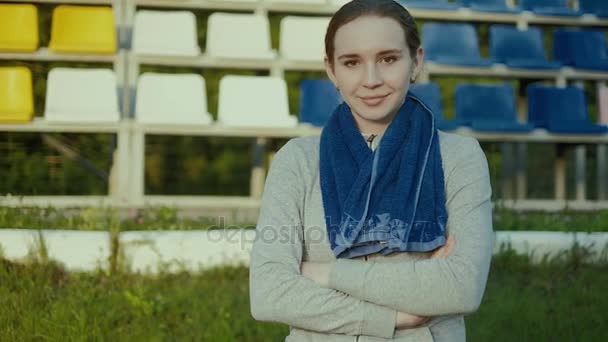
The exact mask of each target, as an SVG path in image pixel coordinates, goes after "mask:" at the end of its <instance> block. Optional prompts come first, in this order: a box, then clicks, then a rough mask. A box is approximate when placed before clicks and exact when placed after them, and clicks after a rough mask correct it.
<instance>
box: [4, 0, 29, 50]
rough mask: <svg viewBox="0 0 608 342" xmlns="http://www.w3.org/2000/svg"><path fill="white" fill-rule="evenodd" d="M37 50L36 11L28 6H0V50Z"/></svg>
mask: <svg viewBox="0 0 608 342" xmlns="http://www.w3.org/2000/svg"><path fill="white" fill-rule="evenodd" d="M36 49H38V10H37V9H36V6H34V5H30V4H0V50H5V51H27V52H32V51H35V50H36Z"/></svg>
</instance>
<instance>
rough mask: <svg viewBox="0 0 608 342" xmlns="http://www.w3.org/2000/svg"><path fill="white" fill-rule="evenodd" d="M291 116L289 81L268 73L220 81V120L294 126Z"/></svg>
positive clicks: (227, 122)
mask: <svg viewBox="0 0 608 342" xmlns="http://www.w3.org/2000/svg"><path fill="white" fill-rule="evenodd" d="M294 119H295V118H294V117H292V116H290V115H289V103H288V101H287V84H286V82H285V80H284V79H283V78H279V77H268V76H236V75H228V76H224V77H223V78H222V79H221V80H220V91H219V103H218V122H220V123H222V124H224V125H231V126H266V127H273V126H275V127H276V126H279V127H280V126H295V125H296V124H297V120H294Z"/></svg>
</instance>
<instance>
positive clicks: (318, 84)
mask: <svg viewBox="0 0 608 342" xmlns="http://www.w3.org/2000/svg"><path fill="white" fill-rule="evenodd" d="M340 103H342V96H341V95H340V92H339V91H338V90H337V89H336V87H335V86H334V84H333V83H332V82H331V81H330V80H314V79H307V80H303V81H302V82H300V122H303V123H308V124H311V125H313V126H318V127H323V126H325V123H326V122H327V120H328V119H329V117H330V116H331V114H332V113H333V112H334V110H335V109H336V107H337V106H338V105H339V104H340Z"/></svg>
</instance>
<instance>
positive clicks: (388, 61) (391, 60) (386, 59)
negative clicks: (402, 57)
mask: <svg viewBox="0 0 608 342" xmlns="http://www.w3.org/2000/svg"><path fill="white" fill-rule="evenodd" d="M397 60H398V58H397V56H387V57H384V58H382V60H381V61H382V63H386V64H393V63H395V62H396V61H397Z"/></svg>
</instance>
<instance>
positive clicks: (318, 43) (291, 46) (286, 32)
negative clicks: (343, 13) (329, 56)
mask: <svg viewBox="0 0 608 342" xmlns="http://www.w3.org/2000/svg"><path fill="white" fill-rule="evenodd" d="M328 24H329V18H318V17H317V18H314V17H293V16H287V17H285V18H283V19H282V20H281V31H280V32H281V33H280V34H281V38H280V51H281V56H282V57H283V58H285V59H286V60H292V61H305V62H322V61H323V57H324V56H325V45H324V39H325V31H326V30H327V25H328Z"/></svg>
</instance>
